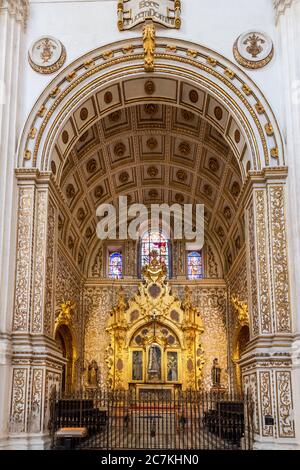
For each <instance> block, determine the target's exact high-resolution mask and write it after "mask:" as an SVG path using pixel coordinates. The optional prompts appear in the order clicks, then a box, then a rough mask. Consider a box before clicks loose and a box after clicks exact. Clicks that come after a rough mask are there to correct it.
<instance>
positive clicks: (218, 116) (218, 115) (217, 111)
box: [214, 106, 223, 121]
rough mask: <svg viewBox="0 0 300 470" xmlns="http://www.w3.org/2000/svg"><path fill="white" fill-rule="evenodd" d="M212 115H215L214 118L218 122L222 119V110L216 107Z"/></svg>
mask: <svg viewBox="0 0 300 470" xmlns="http://www.w3.org/2000/svg"><path fill="white" fill-rule="evenodd" d="M214 115H215V118H216V119H217V120H218V121H221V120H222V117H223V110H222V108H220V106H216V107H215V109H214Z"/></svg>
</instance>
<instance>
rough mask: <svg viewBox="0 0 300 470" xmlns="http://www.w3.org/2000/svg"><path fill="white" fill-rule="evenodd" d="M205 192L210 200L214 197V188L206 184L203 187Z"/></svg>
mask: <svg viewBox="0 0 300 470" xmlns="http://www.w3.org/2000/svg"><path fill="white" fill-rule="evenodd" d="M203 192H204V194H205V195H206V196H207V197H209V198H210V197H212V194H213V190H212V187H211V186H210V185H209V184H205V185H204V186H203Z"/></svg>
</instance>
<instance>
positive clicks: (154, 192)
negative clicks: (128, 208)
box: [149, 189, 158, 199]
mask: <svg viewBox="0 0 300 470" xmlns="http://www.w3.org/2000/svg"><path fill="white" fill-rule="evenodd" d="M149 197H150V199H156V198H157V197H158V191H157V190H156V189H150V191H149Z"/></svg>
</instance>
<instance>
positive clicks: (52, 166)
mask: <svg viewBox="0 0 300 470" xmlns="http://www.w3.org/2000/svg"><path fill="white" fill-rule="evenodd" d="M51 171H52V173H53V175H54V176H55V175H56V163H55V161H53V160H52V162H51Z"/></svg>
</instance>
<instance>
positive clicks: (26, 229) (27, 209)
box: [13, 188, 34, 331]
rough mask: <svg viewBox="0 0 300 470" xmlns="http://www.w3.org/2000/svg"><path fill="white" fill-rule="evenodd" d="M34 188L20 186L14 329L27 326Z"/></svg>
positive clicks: (23, 329)
mask: <svg viewBox="0 0 300 470" xmlns="http://www.w3.org/2000/svg"><path fill="white" fill-rule="evenodd" d="M33 210H34V188H20V190H19V213H18V233H17V236H18V238H17V248H18V249H17V261H16V292H15V312H14V320H13V330H14V331H26V330H27V329H28V326H29V309H30V297H31V262H32V232H33Z"/></svg>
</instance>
